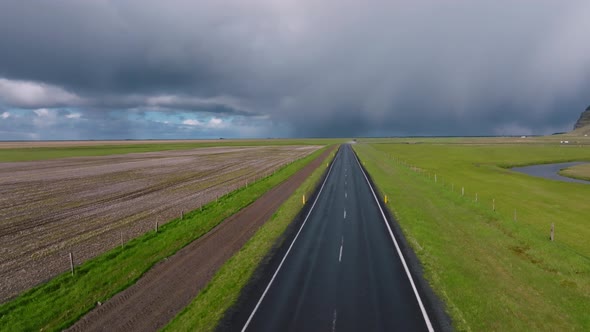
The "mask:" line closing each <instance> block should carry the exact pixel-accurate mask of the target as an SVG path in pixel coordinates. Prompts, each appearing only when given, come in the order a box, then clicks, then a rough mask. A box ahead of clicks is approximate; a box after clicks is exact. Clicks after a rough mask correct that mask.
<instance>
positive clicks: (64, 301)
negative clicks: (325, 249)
mask: <svg viewBox="0 0 590 332" xmlns="http://www.w3.org/2000/svg"><path fill="white" fill-rule="evenodd" d="M324 150H325V148H323V149H320V150H318V151H316V152H314V153H313V154H311V155H309V156H307V157H305V158H302V159H300V160H297V161H295V162H293V163H291V164H290V165H288V166H285V167H283V168H282V169H280V170H279V171H277V172H276V173H275V175H272V176H269V177H267V178H264V179H262V180H260V181H258V182H256V183H255V184H253V185H250V186H248V187H246V188H241V189H238V190H236V191H234V192H232V193H230V194H228V195H226V196H223V197H222V198H220V199H219V201H218V202H212V203H210V204H208V205H205V206H204V208H203V210H202V211H198V210H195V211H192V212H190V213H188V214H185V219H184V220H182V221H181V220H178V219H176V220H173V221H171V222H169V223H167V224H165V225H163V226H161V227H160V229H159V232H158V233H157V234H155V233H154V232H150V233H147V234H145V235H143V236H141V237H139V238H136V239H133V240H131V241H130V242H128V243H127V244H125V246H124V248H120V247H119V248H117V249H113V250H111V251H109V252H106V253H104V254H102V255H100V256H98V257H96V258H94V259H92V260H90V261H87V262H86V263H84V264H82V265H81V266H78V267H77V268H76V274H75V276H73V277H72V276H71V275H70V274H69V273H64V274H62V275H60V276H58V277H56V278H54V279H52V280H50V281H49V282H47V283H45V284H42V285H40V286H37V287H35V288H33V289H31V290H29V291H27V292H25V293H24V294H22V295H21V296H19V297H17V298H16V299H14V300H12V301H9V302H7V303H4V304H2V305H0V331H33V330H37V331H39V330H43V331H57V330H61V329H63V328H65V327H67V326H69V325H71V324H72V323H73V322H75V321H76V320H77V319H79V318H80V317H81V316H82V315H83V314H85V313H86V312H88V311H89V310H91V309H92V308H94V306H95V305H96V303H97V302H98V301H101V302H104V301H106V300H107V299H108V298H110V297H112V296H113V295H114V294H116V293H118V292H119V291H121V290H123V289H125V288H127V287H128V286H130V285H131V284H133V283H134V282H135V281H136V280H137V279H138V278H140V277H141V276H142V275H143V274H144V273H145V272H146V271H147V270H148V269H149V268H150V267H152V266H153V265H154V264H156V263H157V262H159V261H161V260H162V259H164V258H166V257H168V256H170V255H172V254H174V253H175V252H177V251H178V250H180V249H181V248H182V247H184V246H185V245H187V244H188V243H190V242H191V241H194V240H195V239H197V238H199V237H200V236H202V235H203V234H205V233H207V232H208V231H209V230H211V229H212V228H213V227H215V226H216V225H217V224H218V223H220V222H221V221H223V220H224V219H225V218H227V217H229V216H230V215H232V214H234V213H236V212H237V211H239V210H240V209H242V208H243V207H245V206H247V205H249V204H250V203H251V202H253V201H254V200H256V199H257V198H258V197H260V196H261V195H262V194H264V193H265V192H266V191H268V190H269V189H270V188H272V187H274V186H276V185H277V184H279V183H280V182H282V181H284V180H285V179H287V178H288V177H289V176H291V175H292V174H294V173H295V172H296V171H297V170H299V169H301V168H302V167H303V166H305V165H306V164H308V163H309V162H311V161H312V160H313V159H314V158H316V157H318V156H319V155H320V154H321V153H322V152H323V151H324Z"/></svg>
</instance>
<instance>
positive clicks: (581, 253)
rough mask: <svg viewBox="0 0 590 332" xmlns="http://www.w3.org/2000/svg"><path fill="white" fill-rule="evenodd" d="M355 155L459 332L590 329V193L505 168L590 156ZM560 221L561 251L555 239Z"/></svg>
mask: <svg viewBox="0 0 590 332" xmlns="http://www.w3.org/2000/svg"><path fill="white" fill-rule="evenodd" d="M354 148H355V150H356V151H357V152H358V154H359V157H360V158H361V159H362V160H363V161H364V162H365V165H366V168H367V169H368V171H369V172H370V174H371V176H372V177H373V179H374V180H375V182H376V184H377V186H378V187H379V190H380V191H381V192H382V193H383V194H386V195H388V196H389V198H390V203H389V208H390V209H391V210H392V212H393V213H394V214H395V216H396V218H397V220H398V222H399V223H400V226H401V228H402V230H403V232H404V234H405V236H406V237H407V239H408V243H409V244H410V245H411V246H412V248H413V249H414V251H415V252H416V254H417V255H418V257H419V259H420V261H421V263H422V264H423V267H424V272H425V277H426V279H427V280H428V281H429V282H430V284H431V285H432V287H433V288H434V290H435V292H437V294H438V295H439V296H440V297H441V298H442V299H443V300H444V302H445V304H446V306H447V311H448V312H449V314H450V316H451V317H452V319H453V325H454V327H455V328H456V329H458V330H476V331H479V330H500V331H522V330H547V331H564V330H588V329H590V316H589V315H588V310H589V309H590V243H589V242H588V241H587V239H588V237H589V236H590V230H589V229H588V222H587V220H588V219H587V215H588V213H590V206H588V204H587V197H588V196H589V195H590V186H587V185H583V184H582V185H580V184H571V183H561V182H556V181H548V180H543V179H537V178H533V177H528V176H525V175H521V174H515V173H514V172H510V171H509V170H506V169H503V168H501V167H498V166H496V165H498V164H511V163H512V164H524V163H532V162H543V161H544V160H558V161H562V160H564V159H565V160H567V159H570V160H571V159H578V158H579V157H581V155H584V154H585V156H587V149H586V150H583V151H582V152H580V151H579V150H576V149H569V150H563V149H562V150H558V149H552V148H548V149H543V148H542V147H539V148H538V149H537V148H536V147H531V146H526V147H524V148H523V147H518V146H507V147H498V146H494V147H486V146H478V147H467V146H456V147H450V146H445V145H440V144H438V145H436V146H434V145H421V146H407V145H399V144H396V145H394V144H374V145H368V144H358V145H356V146H355V147H354ZM529 149H534V150H535V151H533V152H531V151H529ZM564 151H566V152H564ZM434 174H437V182H434ZM462 188H464V192H465V195H464V196H463V195H462V194H461V191H462ZM475 193H478V201H477V202H476V201H475ZM494 199H495V203H496V211H493V210H492V204H493V203H492V200H494ZM515 210H516V211H517V215H516V219H517V220H516V221H515V220H514V211H515ZM552 222H554V223H555V225H556V230H558V231H556V240H555V241H554V242H551V241H549V239H548V238H549V229H550V225H551V223H552Z"/></svg>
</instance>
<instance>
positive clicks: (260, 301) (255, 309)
mask: <svg viewBox="0 0 590 332" xmlns="http://www.w3.org/2000/svg"><path fill="white" fill-rule="evenodd" d="M338 151H340V150H338ZM339 155H340V154H336V157H334V161H333V162H332V165H330V169H329V170H328V174H327V175H326V178H325V179H324V182H323V183H322V186H321V187H320V191H319V192H318V195H317V196H316V198H315V200H314V201H313V204H312V205H311V208H310V209H309V212H308V213H307V215H306V216H305V219H304V220H303V224H301V227H299V231H297V234H295V238H293V241H292V242H291V245H290V246H289V248H288V249H287V252H286V253H285V256H283V259H282V260H281V262H280V263H279V266H278V267H277V270H276V271H275V273H274V274H273V275H272V278H271V279H270V281H269V282H268V285H267V286H266V288H265V289H264V292H263V293H262V296H260V299H259V300H258V303H256V306H255V307H254V310H252V313H251V314H250V317H248V320H247V321H246V323H245V324H244V327H243V328H242V332H244V331H246V329H247V328H248V325H250V322H251V321H252V318H254V315H255V314H256V311H257V310H258V308H259V307H260V304H261V303H262V300H264V297H265V296H266V293H268V290H269V289H270V286H271V285H272V283H273V281H274V280H275V278H276V277H277V274H279V271H280V270H281V267H282V266H283V263H285V259H287V256H288V255H289V253H290V252H291V249H292V248H293V245H294V244H295V241H297V238H298V237H299V234H301V230H302V229H303V226H305V224H306V223H307V219H308V218H309V216H310V215H311V212H312V211H313V208H314V207H315V205H316V203H317V202H318V199H319V198H320V196H321V195H322V192H323V190H324V186H325V185H326V181H328V178H329V177H330V174H331V173H332V167H333V166H334V164H335V161H336V159H337V158H338V156H339Z"/></svg>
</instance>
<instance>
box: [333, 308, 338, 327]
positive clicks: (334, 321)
mask: <svg viewBox="0 0 590 332" xmlns="http://www.w3.org/2000/svg"><path fill="white" fill-rule="evenodd" d="M336 319H338V312H337V311H336V309H334V318H332V332H334V331H336Z"/></svg>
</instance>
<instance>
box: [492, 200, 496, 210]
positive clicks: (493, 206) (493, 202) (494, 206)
mask: <svg viewBox="0 0 590 332" xmlns="http://www.w3.org/2000/svg"><path fill="white" fill-rule="evenodd" d="M492 211H496V199H495V198H494V199H492Z"/></svg>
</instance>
